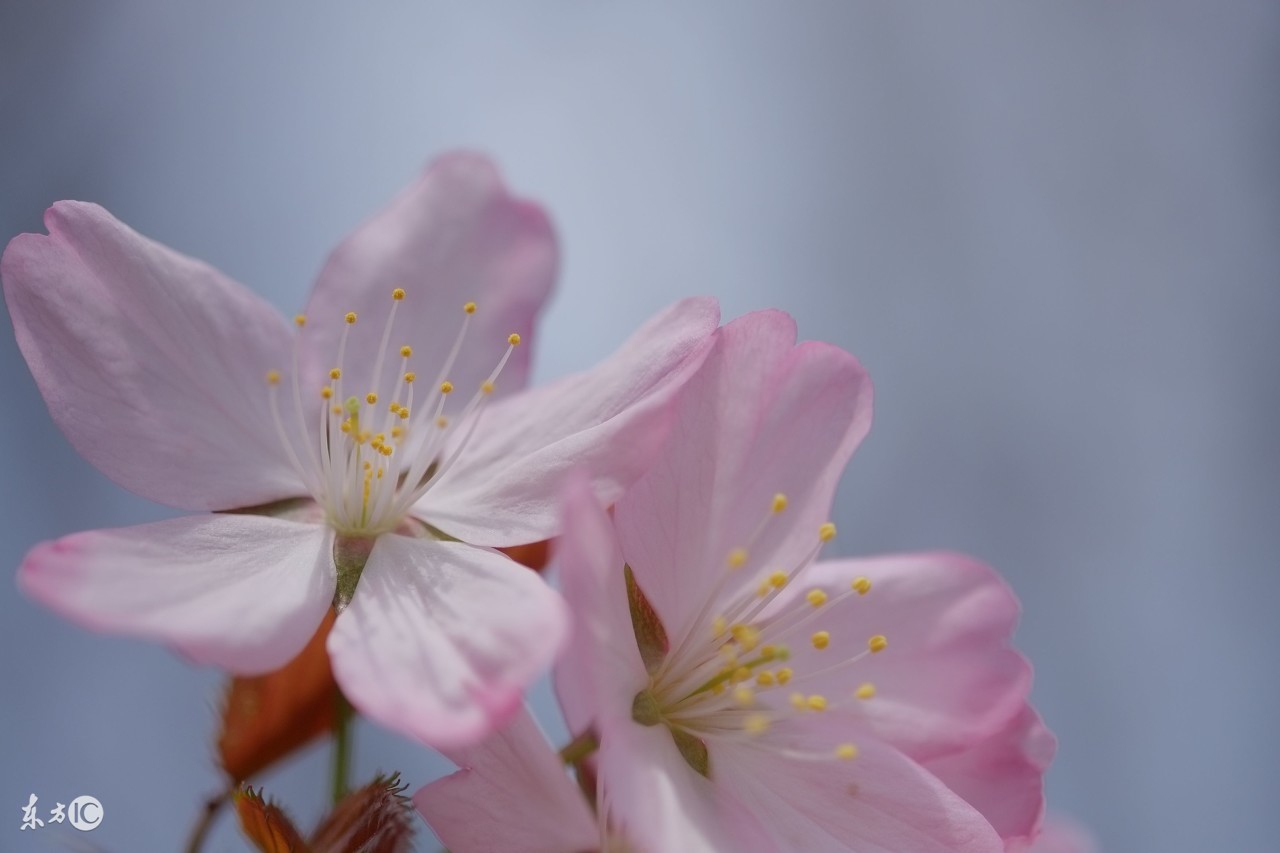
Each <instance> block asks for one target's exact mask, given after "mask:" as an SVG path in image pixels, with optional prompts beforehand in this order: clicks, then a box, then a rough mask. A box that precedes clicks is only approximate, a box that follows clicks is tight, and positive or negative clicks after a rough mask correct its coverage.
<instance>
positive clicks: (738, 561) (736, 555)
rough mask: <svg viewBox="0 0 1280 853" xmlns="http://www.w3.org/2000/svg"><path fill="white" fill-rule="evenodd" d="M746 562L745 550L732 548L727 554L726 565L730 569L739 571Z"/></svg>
mask: <svg viewBox="0 0 1280 853" xmlns="http://www.w3.org/2000/svg"><path fill="white" fill-rule="evenodd" d="M746 562H747V549H746V548H734V549H733V550H732V551H730V552H729V557H728V563H729V568H731V569H740V568H742V566H743V564H745V563H746Z"/></svg>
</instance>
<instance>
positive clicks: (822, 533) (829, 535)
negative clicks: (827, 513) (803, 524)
mask: <svg viewBox="0 0 1280 853" xmlns="http://www.w3.org/2000/svg"><path fill="white" fill-rule="evenodd" d="M818 538H819V539H821V540H822V541H823V542H830V541H831V540H832V539H835V538H836V526H835V525H834V524H832V523H831V522H829V521H828V522H827V523H826V524H824V525H822V526H821V527H819V528H818Z"/></svg>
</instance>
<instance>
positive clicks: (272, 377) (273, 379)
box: [267, 370, 280, 385]
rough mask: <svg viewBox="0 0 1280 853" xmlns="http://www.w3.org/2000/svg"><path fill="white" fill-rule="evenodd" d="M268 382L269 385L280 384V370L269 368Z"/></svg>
mask: <svg viewBox="0 0 1280 853" xmlns="http://www.w3.org/2000/svg"><path fill="white" fill-rule="evenodd" d="M267 384H268V385H279V384H280V371H278V370H268V371H267Z"/></svg>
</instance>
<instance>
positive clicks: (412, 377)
mask: <svg viewBox="0 0 1280 853" xmlns="http://www.w3.org/2000/svg"><path fill="white" fill-rule="evenodd" d="M417 378H418V374H416V373H414V372H413V371H412V370H410V371H409V372H408V373H406V374H405V375H404V381H405V382H408V383H409V384H410V385H412V384H413V380H415V379H417Z"/></svg>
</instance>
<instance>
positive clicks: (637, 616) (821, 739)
mask: <svg viewBox="0 0 1280 853" xmlns="http://www.w3.org/2000/svg"><path fill="white" fill-rule="evenodd" d="M870 419H871V389H870V385H869V382H868V380H867V378H866V375H865V374H864V372H863V370H862V368H861V367H860V366H859V365H858V363H857V361H856V360H854V359H853V357H852V356H850V355H848V354H847V353H845V352H843V351H841V350H839V349H837V348H835V347H832V346H827V345H824V344H819V343H805V344H801V345H799V346H796V344H795V327H794V324H793V323H792V322H791V320H790V319H789V318H787V317H786V316H785V315H782V314H779V313H775V312H763V313H758V314H753V315H750V316H748V317H745V318H743V319H741V320H739V321H737V322H734V323H731V324H729V325H728V326H726V327H724V328H723V329H721V330H720V331H719V333H718V334H717V341H716V345H715V346H714V348H713V349H712V352H711V353H710V354H709V355H708V356H707V359H706V361H705V362H704V364H703V365H702V367H701V368H700V370H699V372H698V373H697V374H696V375H695V376H694V377H693V378H692V379H691V380H690V381H689V383H688V385H687V386H686V387H685V389H684V391H683V392H682V395H681V402H680V404H679V410H678V415H677V420H676V424H675V426H674V428H673V431H672V434H671V439H670V442H669V444H668V445H667V446H666V448H665V449H664V451H663V453H662V454H661V456H660V457H659V459H658V461H657V463H656V464H655V466H654V467H653V469H652V470H651V471H649V472H648V473H647V474H646V475H645V476H644V477H642V478H641V479H640V480H639V481H638V482H637V483H636V485H635V486H633V487H632V488H631V489H630V490H629V491H628V492H627V493H626V494H625V495H624V496H623V497H622V498H621V499H620V500H619V501H618V503H617V504H616V506H615V508H614V513H613V518H612V520H610V519H609V518H608V517H607V516H606V515H605V514H604V512H603V511H602V510H601V508H600V504H599V501H598V499H597V498H596V497H595V496H594V495H593V494H592V493H591V491H590V490H589V489H588V488H587V487H586V484H585V483H582V482H579V483H577V485H576V486H575V487H573V488H571V490H570V495H569V498H568V501H567V510H566V521H565V533H564V536H563V538H562V540H561V548H560V560H561V565H562V570H563V591H564V594H565V596H566V598H567V599H568V600H569V603H570V606H571V608H572V609H573V612H574V613H575V615H576V616H577V617H578V620H579V633H578V634H577V636H576V638H575V639H574V640H573V641H572V642H571V643H570V645H569V646H568V648H567V651H566V654H565V656H564V657H563V658H562V660H561V661H560V663H559V664H558V665H557V667H556V681H557V690H558V693H559V696H560V700H561V705H562V707H563V708H564V710H565V714H566V717H567V719H568V723H569V727H570V730H571V731H572V732H574V733H579V732H582V731H584V730H587V729H588V728H593V729H594V730H595V732H596V733H597V735H598V738H599V743H600V749H599V753H598V755H597V756H596V757H595V771H596V773H597V777H598V784H599V790H598V799H599V812H600V814H601V816H602V820H603V821H604V825H605V826H606V827H607V829H608V832H609V833H610V834H612V835H620V836H623V837H625V838H626V839H627V840H628V842H629V843H630V844H632V845H634V846H636V847H638V848H639V849H642V850H649V851H665V850H682V851H700V850H708V851H709V850H735V851H736V850H748V851H774V850H806V851H820V850H859V851H873V850H875V851H879V850H884V851H921V853H925V851H966V853H976V851H1002V850H1003V849H1004V845H1005V840H1009V841H1011V842H1012V841H1016V840H1017V839H1019V838H1023V837H1028V836H1030V835H1033V834H1034V832H1035V829H1036V826H1037V825H1038V822H1039V819H1040V814H1041V810H1042V803H1043V795H1042V790H1041V787H1040V784H1041V782H1040V780H1041V776H1042V773H1043V770H1044V766H1045V764H1046V763H1047V761H1048V759H1049V756H1050V755H1051V754H1052V750H1053V742H1052V737H1051V736H1050V735H1049V734H1048V732H1047V731H1046V730H1045V729H1044V727H1043V726H1042V725H1041V723H1040V722H1039V719H1038V718H1037V717H1036V716H1035V714H1034V712H1032V711H1031V710H1030V709H1029V708H1028V706H1027V691H1028V688H1029V685H1030V670H1029V667H1028V665H1027V664H1026V662H1025V660H1024V659H1023V658H1022V657H1021V656H1020V655H1019V654H1018V653H1017V652H1015V651H1014V650H1013V649H1011V648H1010V647H1009V645H1008V640H1009V636H1010V634H1011V632H1012V631H1013V628H1014V624H1015V621H1016V618H1017V612H1018V607H1017V603H1016V601H1015V599H1014V598H1013V596H1012V594H1011V593H1010V592H1009V590H1008V589H1007V588H1006V587H1005V585H1004V584H1003V583H1002V582H1001V581H1000V579H999V578H998V577H997V576H996V575H995V573H994V572H992V571H991V570H990V569H988V568H987V567H985V566H983V565H981V564H979V563H977V562H975V561H973V560H971V559H968V558H966V557H962V556H958V555H953V554H944V553H926V554H907V555H900V556H889V557H877V558H870V559H841V560H833V561H829V562H817V563H815V562H814V560H815V558H816V557H817V555H818V554H819V552H820V551H821V549H822V548H823V547H824V545H825V544H826V543H827V542H828V541H829V540H830V539H831V538H832V537H833V536H834V535H835V528H834V526H833V525H831V524H830V523H829V522H827V518H828V516H827V513H828V511H829V509H830V505H831V500H832V495H833V491H834V488H835V486H836V482H837V479H838V477H839V475H840V473H841V471H842V469H843V468H844V465H845V463H846V461H847V460H848V458H849V457H850V455H851V454H852V453H853V450H854V448H855V447H856V446H857V444H858V443H859V442H860V441H861V439H862V438H863V436H864V435H865V434H866V432H867V430H868V428H869V426H870ZM628 628H631V629H632V630H628Z"/></svg>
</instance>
